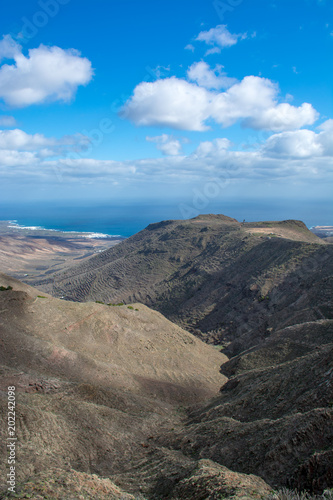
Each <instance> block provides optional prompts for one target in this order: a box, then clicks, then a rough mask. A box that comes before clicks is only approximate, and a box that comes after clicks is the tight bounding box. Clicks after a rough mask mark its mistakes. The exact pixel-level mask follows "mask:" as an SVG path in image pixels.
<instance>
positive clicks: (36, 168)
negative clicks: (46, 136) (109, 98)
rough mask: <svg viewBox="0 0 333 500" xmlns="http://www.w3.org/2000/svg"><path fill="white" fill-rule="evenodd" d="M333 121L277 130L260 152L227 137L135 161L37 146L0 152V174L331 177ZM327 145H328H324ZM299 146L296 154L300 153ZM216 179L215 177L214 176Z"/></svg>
mask: <svg viewBox="0 0 333 500" xmlns="http://www.w3.org/2000/svg"><path fill="white" fill-rule="evenodd" d="M332 125H333V121H332V120H328V121H327V122H325V123H324V124H322V125H321V126H320V128H319V129H318V130H319V132H312V131H309V130H301V131H291V132H283V133H279V134H275V135H274V136H271V137H270V138H269V139H268V140H267V142H266V143H265V144H264V145H262V146H261V147H259V148H258V149H257V150H256V151H235V150H232V149H231V143H230V141H229V140H228V139H226V138H223V137H222V138H217V139H215V140H213V141H203V142H201V143H200V144H199V145H198V146H197V148H196V149H195V150H194V152H193V153H192V154H189V155H181V156H180V155H174V156H172V155H167V156H164V157H163V158H152V159H137V160H131V161H112V160H96V159H93V158H80V157H79V156H78V155H76V154H73V155H71V154H69V155H67V156H66V157H63V158H62V159H54V160H50V159H44V158H42V156H41V155H40V154H39V153H38V154H37V153H36V152H35V151H13V150H12V151H10V150H1V151H0V174H1V176H2V178H6V179H8V178H12V179H13V182H15V186H16V185H17V179H20V182H22V183H25V182H26V181H31V182H34V181H36V182H39V181H43V182H46V183H50V182H52V185H53V184H54V183H56V182H64V181H66V183H68V184H66V186H75V187H77V186H78V185H79V184H84V185H98V186H102V185H103V186H107V185H110V184H112V185H114V184H115V183H118V184H119V186H120V187H122V186H123V187H125V188H126V186H128V185H133V186H137V185H138V184H137V181H138V180H140V181H146V182H148V183H152V184H154V183H156V184H159V185H160V186H164V187H165V185H167V184H168V183H169V185H171V184H172V185H174V186H180V185H182V186H183V185H185V184H186V185H190V183H192V182H195V183H200V185H205V183H207V182H210V180H213V182H215V180H216V179H217V181H218V182H219V180H220V181H221V183H222V184H221V185H222V186H223V187H225V185H226V184H225V181H231V182H236V181H237V182H240V183H241V182H243V181H244V180H246V182H247V181H251V182H252V185H253V186H255V185H258V183H261V182H266V181H268V182H270V183H271V182H272V181H273V180H279V179H282V180H283V183H284V184H285V183H286V182H289V181H293V180H294V181H295V182H299V181H300V180H306V179H308V180H309V182H312V180H313V181H316V182H317V181H322V182H327V178H328V176H329V175H330V173H331V171H332V157H329V156H328V155H329V154H331V155H333V151H332V146H331V149H327V148H328V144H329V143H330V144H333V141H332V133H333V126H332ZM151 139H156V140H152V142H154V143H158V142H160V143H163V141H164V143H167V142H168V141H169V140H170V136H166V137H163V135H162V136H157V138H151ZM325 144H326V145H327V146H325ZM295 149H296V153H295ZM214 179H215V180H214Z"/></svg>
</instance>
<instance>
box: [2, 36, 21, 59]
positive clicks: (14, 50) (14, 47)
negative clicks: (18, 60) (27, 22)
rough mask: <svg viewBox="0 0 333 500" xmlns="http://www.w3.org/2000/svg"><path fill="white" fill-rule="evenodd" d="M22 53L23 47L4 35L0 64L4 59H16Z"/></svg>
mask: <svg viewBox="0 0 333 500" xmlns="http://www.w3.org/2000/svg"><path fill="white" fill-rule="evenodd" d="M20 52H21V47H20V45H18V44H17V43H16V42H15V41H14V40H13V39H12V37H11V36H10V35H4V36H3V38H2V40H0V62H1V61H2V60H3V59H14V58H15V57H17V56H18V55H19V54H20Z"/></svg>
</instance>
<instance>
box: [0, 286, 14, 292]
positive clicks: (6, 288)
mask: <svg viewBox="0 0 333 500" xmlns="http://www.w3.org/2000/svg"><path fill="white" fill-rule="evenodd" d="M7 290H13V287H12V286H10V285H8V286H7V287H5V286H0V292H5V291H7Z"/></svg>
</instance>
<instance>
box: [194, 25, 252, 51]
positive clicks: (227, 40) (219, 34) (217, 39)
mask: <svg viewBox="0 0 333 500" xmlns="http://www.w3.org/2000/svg"><path fill="white" fill-rule="evenodd" d="M244 38H246V33H240V34H232V33H230V31H228V29H227V26H226V25H225V24H219V25H218V26H216V27H215V28H211V29H210V30H209V31H201V32H200V33H199V35H198V36H197V38H196V40H198V41H200V42H205V43H206V44H207V45H213V46H216V47H220V48H221V49H223V48H225V47H231V46H232V45H235V44H236V43H237V42H238V40H239V39H244Z"/></svg>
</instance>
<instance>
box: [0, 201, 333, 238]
mask: <svg viewBox="0 0 333 500" xmlns="http://www.w3.org/2000/svg"><path fill="white" fill-rule="evenodd" d="M199 208H200V207H199ZM199 213H222V214H224V215H227V216H229V217H233V218H235V219H237V220H239V221H243V220H244V219H245V220H246V221H247V222H252V221H259V220H286V219H297V220H302V221H303V222H304V223H305V224H306V225H307V226H308V227H309V228H310V227H313V226H316V225H333V217H332V205H328V204H327V203H326V204H324V203H319V202H316V203H299V202H288V203H286V202H285V201H281V202H277V201H275V202H273V201H269V202H268V201H267V202H265V203H263V202H260V203H259V202H256V201H254V200H249V201H242V202H236V201H225V202H224V203H220V204H217V203H215V204H213V203H211V204H209V205H207V206H204V207H202V209H200V210H199V209H198V208H195V207H193V206H192V205H191V203H177V202H175V203H174V204H173V203H169V204H168V205H163V204H158V203H155V204H152V203H146V204H145V203H140V204H139V203H138V204H127V205H125V204H122V205H120V204H118V205H112V204H98V203H94V204H92V203H90V204H89V205H88V204H87V205H83V204H75V205H74V204H72V205H69V204H64V205H60V204H59V203H58V204H55V203H30V204H27V203H25V204H24V205H20V204H15V205H14V204H13V205H1V203H0V220H15V221H16V224H17V225H18V226H24V227H39V228H45V229H53V230H57V231H77V232H85V233H98V234H99V235H100V236H101V237H102V236H103V235H104V236H107V235H108V236H122V237H125V238H126V237H129V236H131V235H132V234H135V233H137V232H138V231H141V230H142V229H144V228H145V227H146V226H147V225H148V224H151V223H153V222H159V221H161V220H167V219H185V218H191V217H195V216H196V215H198V214H199Z"/></svg>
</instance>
